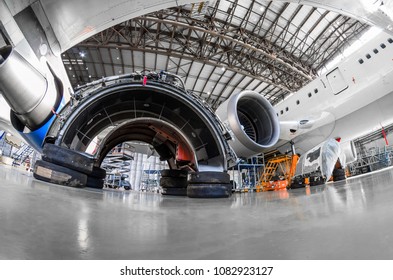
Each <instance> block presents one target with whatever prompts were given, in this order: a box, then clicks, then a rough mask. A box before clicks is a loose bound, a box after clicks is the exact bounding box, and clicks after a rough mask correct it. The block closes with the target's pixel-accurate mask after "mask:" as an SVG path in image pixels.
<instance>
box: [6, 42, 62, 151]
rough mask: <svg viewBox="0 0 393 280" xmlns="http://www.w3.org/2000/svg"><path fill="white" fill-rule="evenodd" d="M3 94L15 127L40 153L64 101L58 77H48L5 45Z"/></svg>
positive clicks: (49, 75)
mask: <svg viewBox="0 0 393 280" xmlns="http://www.w3.org/2000/svg"><path fill="white" fill-rule="evenodd" d="M0 91H1V93H2V95H3V97H4V99H5V100H6V101H7V103H8V105H9V106H10V107H11V122H12V125H13V126H14V127H15V128H16V129H17V130H18V131H19V132H20V133H21V135H22V136H23V137H24V138H25V139H26V141H27V142H28V143H29V144H30V145H31V146H33V147H34V148H36V149H38V150H39V149H40V148H41V144H42V140H43V138H44V136H45V134H46V131H47V129H48V126H49V124H50V123H51V120H53V118H54V113H53V112H54V111H56V110H57V109H58V107H59V104H60V102H61V94H60V90H59V89H58V85H57V84H56V81H55V79H54V77H52V76H51V74H50V73H48V75H47V76H44V75H43V74H42V73H41V72H39V71H38V70H37V69H36V68H35V67H33V66H32V65H31V64H30V63H29V62H28V61H27V60H26V59H25V58H24V57H23V56H22V55H20V54H19V53H18V52H17V51H16V50H15V49H13V48H12V47H11V46H5V47H3V48H1V49H0Z"/></svg>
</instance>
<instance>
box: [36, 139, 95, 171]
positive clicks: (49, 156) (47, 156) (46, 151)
mask: <svg viewBox="0 0 393 280" xmlns="http://www.w3.org/2000/svg"><path fill="white" fill-rule="evenodd" d="M42 159H43V160H45V161H46V162H51V163H55V164H57V165H60V166H64V167H67V168H69V169H72V170H75V171H79V172H82V173H85V174H87V175H90V174H91V173H92V172H93V165H94V158H93V156H91V155H89V154H86V153H83V152H80V151H75V150H71V149H68V148H65V147H61V146H58V145H54V144H50V143H46V144H45V145H44V148H43V150H42Z"/></svg>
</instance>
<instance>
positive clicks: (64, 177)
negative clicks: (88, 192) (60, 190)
mask: <svg viewBox="0 0 393 280" xmlns="http://www.w3.org/2000/svg"><path fill="white" fill-rule="evenodd" d="M33 176H34V178H36V179H38V180H42V181H45V182H49V183H54V184H59V185H64V186H70V187H76V188H82V187H84V186H86V182H87V175H86V174H84V173H81V172H78V171H75V170H72V169H69V168H67V167H64V166H60V165H57V164H55V163H52V162H46V161H44V160H37V161H36V163H35V165H34V172H33Z"/></svg>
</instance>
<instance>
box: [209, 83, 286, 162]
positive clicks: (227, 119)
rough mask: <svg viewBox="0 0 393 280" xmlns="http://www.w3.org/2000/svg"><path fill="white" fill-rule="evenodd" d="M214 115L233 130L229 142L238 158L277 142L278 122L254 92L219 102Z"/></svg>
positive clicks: (264, 101)
mask: <svg viewBox="0 0 393 280" xmlns="http://www.w3.org/2000/svg"><path fill="white" fill-rule="evenodd" d="M216 114H217V115H218V116H219V117H220V119H221V120H222V122H223V123H225V124H226V125H227V126H228V127H229V128H230V129H231V130H232V132H233V135H234V139H233V140H231V141H229V144H230V145H231V147H232V149H233V150H234V151H235V152H236V154H237V156H238V157H242V158H248V157H251V156H254V155H257V154H259V153H261V152H263V150H265V149H267V148H270V147H272V146H273V145H274V144H276V143H277V141H278V139H279V136H280V124H279V121H278V117H277V115H276V112H275V110H274V108H273V106H272V105H271V104H270V102H269V101H268V100H267V99H266V98H264V97H263V96H261V95H260V94H258V93H256V92H254V91H249V90H246V91H242V92H240V93H237V94H234V95H232V96H231V97H230V98H228V99H227V100H226V101H225V102H224V103H222V104H221V105H220V106H219V107H218V109H217V111H216Z"/></svg>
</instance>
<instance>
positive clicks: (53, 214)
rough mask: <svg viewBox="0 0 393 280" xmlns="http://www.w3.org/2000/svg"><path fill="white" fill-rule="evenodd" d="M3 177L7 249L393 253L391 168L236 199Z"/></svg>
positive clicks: (89, 254) (244, 255) (106, 253)
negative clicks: (343, 180)
mask: <svg viewBox="0 0 393 280" xmlns="http://www.w3.org/2000/svg"><path fill="white" fill-rule="evenodd" d="M0 178H1V183H0V193H1V194H0V259H58V260H59V259H60V260H61V259H145V260H149V259H393V222H392V221H393V169H386V170H384V171H382V172H379V173H374V174H367V175H365V176H362V177H357V178H352V179H348V180H347V182H339V183H332V184H328V185H325V186H320V187H312V188H311V189H297V190H290V191H288V192H268V193H245V194H234V195H233V196H232V197H231V198H229V199H191V198H184V197H163V196H161V195H159V194H152V193H136V192H127V191H125V192H123V191H113V190H93V189H74V188H69V187H63V186H58V185H52V184H48V183H45V182H40V181H37V180H35V179H34V178H33V177H32V174H31V173H27V172H23V171H19V170H16V169H14V168H12V167H7V166H4V165H0Z"/></svg>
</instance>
